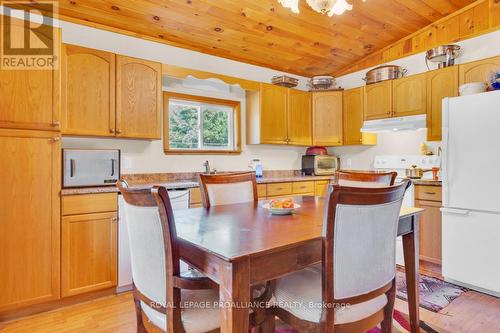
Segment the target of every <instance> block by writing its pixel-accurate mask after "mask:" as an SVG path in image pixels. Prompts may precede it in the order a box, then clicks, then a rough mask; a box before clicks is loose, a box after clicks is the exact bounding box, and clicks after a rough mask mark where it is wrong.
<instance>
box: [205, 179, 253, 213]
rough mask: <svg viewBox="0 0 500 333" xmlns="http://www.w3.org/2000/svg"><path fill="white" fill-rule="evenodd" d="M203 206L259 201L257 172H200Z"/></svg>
mask: <svg viewBox="0 0 500 333" xmlns="http://www.w3.org/2000/svg"><path fill="white" fill-rule="evenodd" d="M199 182H200V187H201V197H202V201H203V207H205V208H209V207H210V206H219V205H230V204H235V203H244V202H252V201H253V202H257V201H258V196H257V180H256V178H255V172H241V173H227V174H216V175H207V174H200V175H199Z"/></svg>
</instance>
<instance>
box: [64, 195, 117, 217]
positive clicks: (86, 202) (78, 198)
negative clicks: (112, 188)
mask: <svg viewBox="0 0 500 333" xmlns="http://www.w3.org/2000/svg"><path fill="white" fill-rule="evenodd" d="M117 210H118V193H98V194H80V195H67V196H63V197H62V215H77V214H91V213H103V212H116V211H117Z"/></svg>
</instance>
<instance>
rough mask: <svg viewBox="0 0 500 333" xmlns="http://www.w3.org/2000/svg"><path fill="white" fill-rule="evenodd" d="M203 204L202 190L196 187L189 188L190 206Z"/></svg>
mask: <svg viewBox="0 0 500 333" xmlns="http://www.w3.org/2000/svg"><path fill="white" fill-rule="evenodd" d="M201 206H202V199H201V190H200V188H199V187H195V188H192V189H190V190H189V208H196V207H201Z"/></svg>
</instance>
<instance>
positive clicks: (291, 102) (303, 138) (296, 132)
mask: <svg viewBox="0 0 500 333" xmlns="http://www.w3.org/2000/svg"><path fill="white" fill-rule="evenodd" d="M311 120H312V111H311V93H310V92H307V91H301V90H295V89H288V144H290V145H298V146H310V145H311V144H312V127H311Z"/></svg>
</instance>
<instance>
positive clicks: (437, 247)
mask: <svg viewBox="0 0 500 333" xmlns="http://www.w3.org/2000/svg"><path fill="white" fill-rule="evenodd" d="M415 207H418V208H423V209H424V211H423V213H422V215H421V216H420V235H419V237H420V239H419V242H420V243H419V245H420V259H422V260H425V261H429V262H432V263H435V264H441V247H442V234H441V210H440V209H441V202H438V201H425V200H415Z"/></svg>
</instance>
